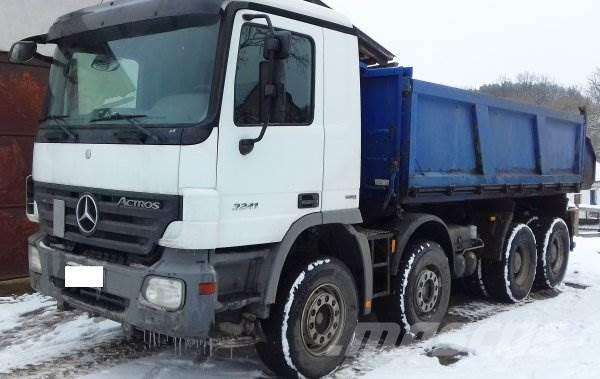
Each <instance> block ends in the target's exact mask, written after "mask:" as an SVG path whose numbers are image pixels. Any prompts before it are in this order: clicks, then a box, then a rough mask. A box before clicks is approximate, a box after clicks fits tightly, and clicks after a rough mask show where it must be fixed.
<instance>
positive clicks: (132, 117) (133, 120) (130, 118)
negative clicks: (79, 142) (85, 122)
mask: <svg viewBox="0 0 600 379" xmlns="http://www.w3.org/2000/svg"><path fill="white" fill-rule="evenodd" d="M147 117H148V116H147V115H145V114H120V113H112V114H111V115H109V116H106V117H100V118H95V119H93V120H91V121H90V122H100V121H119V120H125V121H127V122H129V125H131V126H133V127H135V128H136V129H137V130H139V131H140V132H142V134H144V135H145V136H146V137H150V138H152V139H153V140H154V141H156V142H160V138H159V137H158V136H157V135H156V134H154V133H152V132H151V131H150V130H148V129H147V128H144V127H143V126H142V125H140V124H139V121H138V120H139V119H140V118H147Z"/></svg>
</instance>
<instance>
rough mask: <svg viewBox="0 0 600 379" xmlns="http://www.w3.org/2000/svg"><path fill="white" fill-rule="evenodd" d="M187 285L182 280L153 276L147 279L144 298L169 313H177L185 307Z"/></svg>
mask: <svg viewBox="0 0 600 379" xmlns="http://www.w3.org/2000/svg"><path fill="white" fill-rule="evenodd" d="M184 290H185V285H184V284H183V282H182V281H181V280H178V279H168V278H160V277H158V276H152V277H149V278H148V279H146V284H145V285H144V290H143V293H144V298H145V299H146V300H147V301H148V302H150V303H151V304H154V305H157V306H159V307H161V308H164V309H166V310H169V311H176V310H178V309H180V308H181V306H182V305H183V298H184Z"/></svg>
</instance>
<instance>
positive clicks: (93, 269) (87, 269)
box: [65, 265, 104, 288]
mask: <svg viewBox="0 0 600 379" xmlns="http://www.w3.org/2000/svg"><path fill="white" fill-rule="evenodd" d="M65 287H67V288H102V287H104V267H102V266H74V265H69V266H65Z"/></svg>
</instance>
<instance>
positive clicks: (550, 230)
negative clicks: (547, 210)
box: [533, 218, 571, 290]
mask: <svg viewBox="0 0 600 379" xmlns="http://www.w3.org/2000/svg"><path fill="white" fill-rule="evenodd" d="M533 231H534V233H535V238H536V241H537V253H538V260H537V272H536V277H535V283H534V288H535V289H538V290H545V289H554V288H556V287H558V286H559V285H560V284H561V283H562V281H563V280H564V278H565V274H566V272H567V267H568V265H569V253H570V251H571V236H570V234H569V227H568V226H567V224H566V223H565V221H564V220H563V219H561V218H556V219H553V220H548V219H545V220H540V221H539V222H537V223H536V224H535V225H534V228H533Z"/></svg>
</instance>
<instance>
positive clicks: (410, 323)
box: [382, 241, 452, 334]
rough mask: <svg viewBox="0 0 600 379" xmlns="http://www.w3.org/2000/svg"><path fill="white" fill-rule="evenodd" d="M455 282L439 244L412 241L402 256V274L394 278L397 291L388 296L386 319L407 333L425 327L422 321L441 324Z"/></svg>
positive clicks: (428, 323) (412, 332) (384, 315)
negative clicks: (452, 284)
mask: <svg viewBox="0 0 600 379" xmlns="http://www.w3.org/2000/svg"><path fill="white" fill-rule="evenodd" d="M451 281H452V277H451V273H450V264H449V263H448V257H447V256H446V253H445V252H444V250H443V249H442V247H441V246H440V245H439V244H437V243H435V242H432V241H416V242H414V243H411V244H410V245H409V246H408V248H407V249H406V250H405V252H404V256H403V257H402V263H401V265H400V273H399V274H398V275H397V276H396V279H395V280H394V290H395V293H394V295H392V296H390V297H389V298H388V299H387V301H386V304H385V313H384V314H383V315H382V316H383V317H382V318H383V319H385V320H386V321H390V322H396V323H398V324H399V325H400V326H401V327H402V328H403V330H404V332H405V333H406V334H414V331H415V330H422V329H423V328H419V326H418V324H426V325H432V324H436V323H438V324H439V323H441V322H442V321H443V320H444V317H445V316H446V313H447V312H448V304H449V302H450V293H451V290H452V288H451ZM415 326H417V327H416V328H415Z"/></svg>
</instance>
